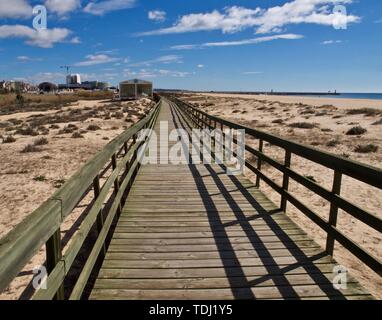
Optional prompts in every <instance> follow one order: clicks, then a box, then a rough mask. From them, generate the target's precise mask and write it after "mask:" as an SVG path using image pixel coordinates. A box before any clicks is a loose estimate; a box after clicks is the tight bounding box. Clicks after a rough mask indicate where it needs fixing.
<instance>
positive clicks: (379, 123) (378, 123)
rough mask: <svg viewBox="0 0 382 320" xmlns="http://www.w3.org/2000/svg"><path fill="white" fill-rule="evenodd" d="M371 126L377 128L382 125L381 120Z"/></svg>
mask: <svg viewBox="0 0 382 320" xmlns="http://www.w3.org/2000/svg"><path fill="white" fill-rule="evenodd" d="M371 125H372V126H379V125H382V119H379V120H378V121H376V122H374V123H372V124H371Z"/></svg>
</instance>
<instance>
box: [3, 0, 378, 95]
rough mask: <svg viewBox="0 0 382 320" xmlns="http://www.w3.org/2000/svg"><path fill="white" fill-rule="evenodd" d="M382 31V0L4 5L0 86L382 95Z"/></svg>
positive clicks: (33, 1)
mask: <svg viewBox="0 0 382 320" xmlns="http://www.w3.org/2000/svg"><path fill="white" fill-rule="evenodd" d="M40 4H42V5H44V6H45V7H46V8H47V12H48V20H47V21H48V29H47V30H43V31H36V30H35V29H33V26H32V20H33V18H34V15H33V14H32V7H33V6H35V5H40ZM341 6H342V7H341ZM344 8H345V9H346V11H343V9H344ZM345 26H346V29H345V28H344V27H345ZM381 34H382V2H381V1H376V0H353V1H351V0H342V1H341V0H331V1H328V0H257V1H255V0H251V1H249V0H242V1H222V0H205V1H200V0H194V1H174V0H162V1H158V0H135V1H134V0H91V1H90V0H65V1H62V0H29V1H28V0H11V1H10V0H0V80H1V79H25V80H27V81H30V82H35V83H38V82H41V81H54V82H57V83H62V82H64V78H65V72H66V71H65V70H62V69H60V66H62V65H70V66H72V72H73V73H80V74H81V75H82V77H83V79H87V80H105V81H108V82H110V83H112V84H117V83H118V82H119V81H120V80H125V79H130V78H144V79H148V80H152V81H154V85H155V87H157V88H180V89H193V90H250V91H256V90H271V89H273V90H277V91H328V90H335V89H336V90H338V91H341V92H382V58H381V57H382V41H381V39H382V37H381Z"/></svg>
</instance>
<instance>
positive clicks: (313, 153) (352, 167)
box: [175, 98, 382, 189]
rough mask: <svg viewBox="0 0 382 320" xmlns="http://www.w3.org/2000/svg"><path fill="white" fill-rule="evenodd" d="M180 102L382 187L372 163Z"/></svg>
mask: <svg viewBox="0 0 382 320" xmlns="http://www.w3.org/2000/svg"><path fill="white" fill-rule="evenodd" d="M175 99H176V100H177V101H178V102H180V103H184V104H186V105H187V106H188V107H189V108H191V109H194V110H197V111H198V112H200V113H201V114H203V115H204V116H206V117H208V118H209V119H211V120H213V121H217V122H219V123H222V124H223V125H225V126H227V127H230V128H232V129H243V130H245V133H246V134H249V135H251V136H253V137H255V138H257V139H261V140H264V141H266V142H269V143H271V144H272V145H275V146H278V147H281V148H283V149H287V150H289V151H291V152H292V153H294V154H296V155H298V156H301V157H303V158H306V159H308V160H311V161H313V162H316V163H318V164H321V165H323V166H325V167H328V168H330V169H335V170H338V171H340V172H341V173H343V174H345V175H347V176H350V177H352V178H355V179H357V180H360V181H362V182H365V183H367V184H369V185H372V186H374V187H377V188H380V189H382V169H381V168H377V167H374V166H371V165H367V164H363V163H360V162H357V161H354V160H351V159H345V158H342V157H339V156H337V155H335V154H333V153H330V152H327V151H323V150H319V149H316V148H313V147H310V146H307V145H303V144H300V143H297V142H293V141H290V140H286V139H283V138H281V137H278V136H276V135H273V134H270V133H267V132H264V131H261V130H258V129H253V128H250V127H247V126H244V125H240V124H237V123H234V122H231V121H228V120H225V119H222V118H219V117H216V116H212V115H210V114H208V113H206V112H204V111H202V110H200V109H199V108H196V107H195V106H193V105H192V104H190V103H188V102H185V101H183V100H180V99H177V98H175Z"/></svg>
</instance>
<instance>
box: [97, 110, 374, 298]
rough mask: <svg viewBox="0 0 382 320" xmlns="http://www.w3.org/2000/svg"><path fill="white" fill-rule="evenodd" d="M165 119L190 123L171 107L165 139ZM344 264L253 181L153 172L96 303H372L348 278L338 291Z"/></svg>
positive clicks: (171, 169)
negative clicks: (336, 274) (336, 278)
mask: <svg viewBox="0 0 382 320" xmlns="http://www.w3.org/2000/svg"><path fill="white" fill-rule="evenodd" d="M160 121H169V129H170V130H171V129H172V128H178V127H186V124H187V121H186V118H184V117H183V116H182V114H181V113H180V112H179V110H178V109H177V108H176V107H175V106H173V105H169V104H167V103H163V106H162V110H161V112H160V115H159V118H158V122H157V124H156V127H155V130H156V131H158V130H159V123H160ZM165 141H166V139H164V138H163V137H161V143H165ZM173 144H174V143H172V145H173ZM335 265H336V262H335V261H334V260H333V259H332V258H331V257H330V256H328V255H326V253H325V252H324V251H323V250H322V248H320V247H319V246H318V245H317V244H316V243H315V242H314V241H312V239H311V238H309V237H308V236H307V235H306V234H305V233H304V232H303V231H302V230H301V229H300V228H299V227H297V225H296V224H295V223H294V222H292V221H291V220H290V219H289V218H288V217H287V216H286V215H285V214H284V213H283V212H280V210H279V209H278V208H277V207H276V205H275V204H273V203H272V202H271V201H270V200H269V199H268V198H267V197H266V196H265V195H264V194H263V193H262V192H261V191H260V190H259V189H257V188H256V187H255V185H254V184H253V183H252V182H250V181H249V180H248V179H246V178H245V177H244V176H228V175H226V170H225V168H224V167H223V166H219V165H186V164H185V165H171V164H169V165H160V164H157V165H145V166H142V167H141V169H140V171H139V173H138V175H137V178H136V180H135V183H134V185H133V187H132V189H131V192H130V194H129V197H128V199H127V202H126V206H125V207H124V208H123V212H122V214H121V217H120V219H119V221H118V223H117V226H116V229H115V231H114V234H113V237H112V240H111V243H110V245H109V248H108V250H107V254H106V257H105V260H104V262H103V265H102V268H101V270H100V272H99V274H98V277H97V280H96V282H95V285H94V288H93V290H92V293H91V296H90V299H372V297H371V296H370V295H369V294H368V293H367V292H366V291H365V290H364V289H363V288H362V287H361V286H360V285H359V284H358V283H357V281H355V280H354V279H353V278H351V277H349V276H348V284H347V289H343V290H341V291H339V290H336V289H334V287H333V285H332V279H333V268H334V267H335Z"/></svg>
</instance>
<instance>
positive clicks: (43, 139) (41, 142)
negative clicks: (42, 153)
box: [33, 138, 49, 146]
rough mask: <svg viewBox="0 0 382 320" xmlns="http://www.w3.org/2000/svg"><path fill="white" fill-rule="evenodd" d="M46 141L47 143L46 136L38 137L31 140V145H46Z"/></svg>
mask: <svg viewBox="0 0 382 320" xmlns="http://www.w3.org/2000/svg"><path fill="white" fill-rule="evenodd" d="M48 143H49V141H48V139H47V138H39V139H37V140H35V141H34V142H33V145H34V146H43V145H46V144H48Z"/></svg>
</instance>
